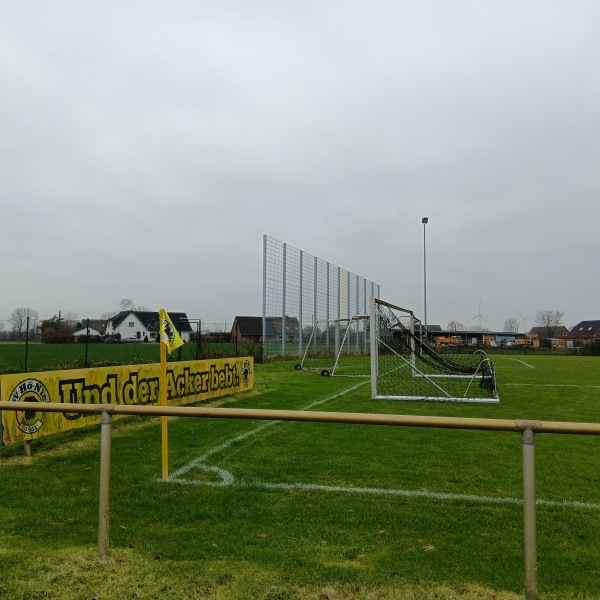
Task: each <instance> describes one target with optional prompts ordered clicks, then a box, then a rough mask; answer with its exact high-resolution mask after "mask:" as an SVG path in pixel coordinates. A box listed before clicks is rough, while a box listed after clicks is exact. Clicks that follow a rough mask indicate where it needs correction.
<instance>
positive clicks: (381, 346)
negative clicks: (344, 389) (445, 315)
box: [370, 298, 499, 403]
mask: <svg viewBox="0 0 600 600" xmlns="http://www.w3.org/2000/svg"><path fill="white" fill-rule="evenodd" d="M370 328H371V392H372V397H373V398H376V399H389V400H429V401H438V402H486V403H497V402H499V398H498V391H497V389H496V373H495V368H494V363H493V362H492V361H491V360H490V359H489V358H488V357H487V355H486V354H485V352H483V351H481V350H476V351H474V352H473V351H470V352H462V353H461V352H453V353H448V354H447V353H444V354H442V353H440V352H438V351H437V350H436V349H434V348H433V347H431V346H430V345H429V344H427V343H426V341H425V340H423V339H422V338H421V332H422V328H421V324H420V322H419V321H418V320H417V319H416V318H415V316H414V313H413V312H412V311H410V310H407V309H404V308H400V307H398V306H394V305H392V304H388V303H387V302H383V301H381V300H378V299H377V298H371V319H370Z"/></svg>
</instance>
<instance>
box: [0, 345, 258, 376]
mask: <svg viewBox="0 0 600 600" xmlns="http://www.w3.org/2000/svg"><path fill="white" fill-rule="evenodd" d="M196 349H197V347H196V344H194V343H186V344H185V345H184V346H182V348H181V352H180V351H179V349H178V350H176V351H175V352H173V355H172V356H170V357H169V360H195V359H196ZM259 349H260V345H258V344H240V345H239V346H236V344H219V343H206V342H203V343H202V344H201V346H200V351H201V356H202V358H228V357H232V356H256V353H257V352H258V353H259V355H260V352H259ZM86 359H87V365H86ZM159 361H160V348H159V345H158V344H157V343H147V344H144V343H141V344H89V345H88V347H87V356H86V346H85V344H79V343H76V344H29V347H28V348H26V347H25V344H24V343H4V344H0V374H2V373H20V372H23V371H28V372H31V371H47V370H52V369H78V368H83V367H85V366H108V365H115V364H135V363H140V362H159Z"/></svg>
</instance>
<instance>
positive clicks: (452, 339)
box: [433, 335, 462, 344]
mask: <svg viewBox="0 0 600 600" xmlns="http://www.w3.org/2000/svg"><path fill="white" fill-rule="evenodd" d="M433 341H434V342H435V343H436V344H462V339H461V337H460V335H449V336H444V335H438V336H436V337H434V338H433Z"/></svg>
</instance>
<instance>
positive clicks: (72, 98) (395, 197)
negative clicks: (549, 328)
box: [0, 0, 600, 330]
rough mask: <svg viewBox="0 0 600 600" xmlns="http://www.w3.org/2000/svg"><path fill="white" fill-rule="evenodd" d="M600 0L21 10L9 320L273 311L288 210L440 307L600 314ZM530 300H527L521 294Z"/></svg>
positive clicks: (8, 73) (1, 247) (16, 39)
mask: <svg viewBox="0 0 600 600" xmlns="http://www.w3.org/2000/svg"><path fill="white" fill-rule="evenodd" d="M599 58H600V3H599V2H598V1H597V0H590V1H584V0H571V1H569V2H566V1H563V2H557V1H555V0H543V1H527V0H525V1H522V0H521V1H518V2H517V1H513V0H507V1H502V2H487V1H485V0H484V1H482V0H473V1H465V0H456V1H454V2H447V1H445V0H444V1H441V0H432V1H417V0H414V1H413V0H411V1H398V0H393V1H378V0H369V1H368V2H367V1H363V0H355V1H348V0H344V1H341V0H332V1H327V0H325V1H323V0H320V1H301V2H282V1H279V2H275V1H253V0H244V1H223V2H206V1H202V0H194V1H192V0H189V1H178V0H174V1H172V2H158V1H152V0H144V1H143V2H142V1H135V0H133V1H127V2H116V1H114V0H103V1H102V2H98V1H96V0H88V1H86V2H79V1H75V0H73V1H66V0H57V1H55V2H47V1H45V0H32V1H28V0H23V1H22V2H4V3H3V4H2V6H1V8H0V89H1V93H0V201H1V203H2V213H1V214H2V234H1V236H0V254H1V256H2V294H1V295H0V320H5V319H6V318H7V317H8V316H9V315H10V313H11V312H12V311H13V310H14V309H15V308H17V307H29V308H31V309H34V310H37V311H38V313H39V315H40V317H41V318H47V317H51V316H52V315H54V314H57V313H58V311H59V310H62V311H63V312H64V311H70V312H73V313H76V314H77V315H78V316H79V317H80V318H86V317H89V318H96V317H99V316H100V315H101V314H102V313H106V312H109V311H115V310H117V309H118V304H119V301H120V299H121V298H126V297H127V298H132V299H133V300H134V302H135V303H136V304H142V305H145V306H147V307H148V308H150V309H158V308H159V307H161V306H163V307H165V308H167V310H171V311H186V312H187V313H188V315H189V316H190V317H196V318H197V317H199V318H202V319H203V320H205V321H209V322H222V321H228V322H231V321H232V320H233V318H234V316H235V315H238V314H239V315H252V314H256V315H259V314H261V311H262V305H261V302H262V236H263V234H268V235H270V236H272V237H275V238H277V239H279V240H282V241H284V242H287V243H289V244H290V245H292V246H295V247H296V248H300V249H303V250H305V251H306V252H308V253H310V254H313V255H315V256H318V257H320V258H322V259H324V260H328V261H330V262H332V263H334V264H336V265H339V266H341V267H344V268H346V269H348V270H350V271H352V272H354V273H356V274H358V275H361V276H363V277H365V278H367V279H370V280H373V281H376V282H378V283H379V284H380V285H381V296H382V297H383V299H385V300H387V301H388V302H392V303H394V304H399V305H401V306H404V307H408V308H413V309H414V310H415V311H416V312H417V314H418V315H419V316H421V317H422V313H423V226H422V225H421V218H422V217H423V216H428V217H429V219H430V221H429V224H428V225H427V305H428V321H429V323H430V324H440V325H442V326H446V325H447V323H448V322H449V321H451V320H457V321H460V322H462V323H465V324H469V325H475V324H478V319H477V318H475V319H474V320H473V318H474V317H477V315H478V314H479V305H480V302H481V312H482V315H483V317H484V318H485V319H487V321H489V322H486V321H484V322H483V325H485V326H488V327H490V328H492V329H499V330H501V329H502V327H503V324H504V321H505V319H507V318H509V317H516V318H519V317H518V313H520V314H521V315H522V316H523V317H530V318H529V320H528V321H527V323H526V326H527V328H530V327H531V326H532V325H533V315H535V313H536V312H537V311H539V310H546V309H548V310H554V309H557V310H562V311H563V312H564V313H565V325H568V326H572V325H574V324H576V323H577V322H578V321H580V320H584V319H600V305H599V304H598V298H599V297H600V283H599V281H600V280H599V277H598V255H599V240H598V223H599V222H600V205H599V202H598V199H599V197H600V194H599V192H600V68H599V66H598V65H599ZM519 320H520V318H519Z"/></svg>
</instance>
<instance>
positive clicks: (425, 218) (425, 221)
mask: <svg viewBox="0 0 600 600" xmlns="http://www.w3.org/2000/svg"><path fill="white" fill-rule="evenodd" d="M428 222H429V217H423V218H422V219H421V223H423V304H424V306H423V310H424V313H425V314H424V317H425V320H424V325H425V328H424V337H425V341H427V252H426V244H425V225H427V223H428Z"/></svg>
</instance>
